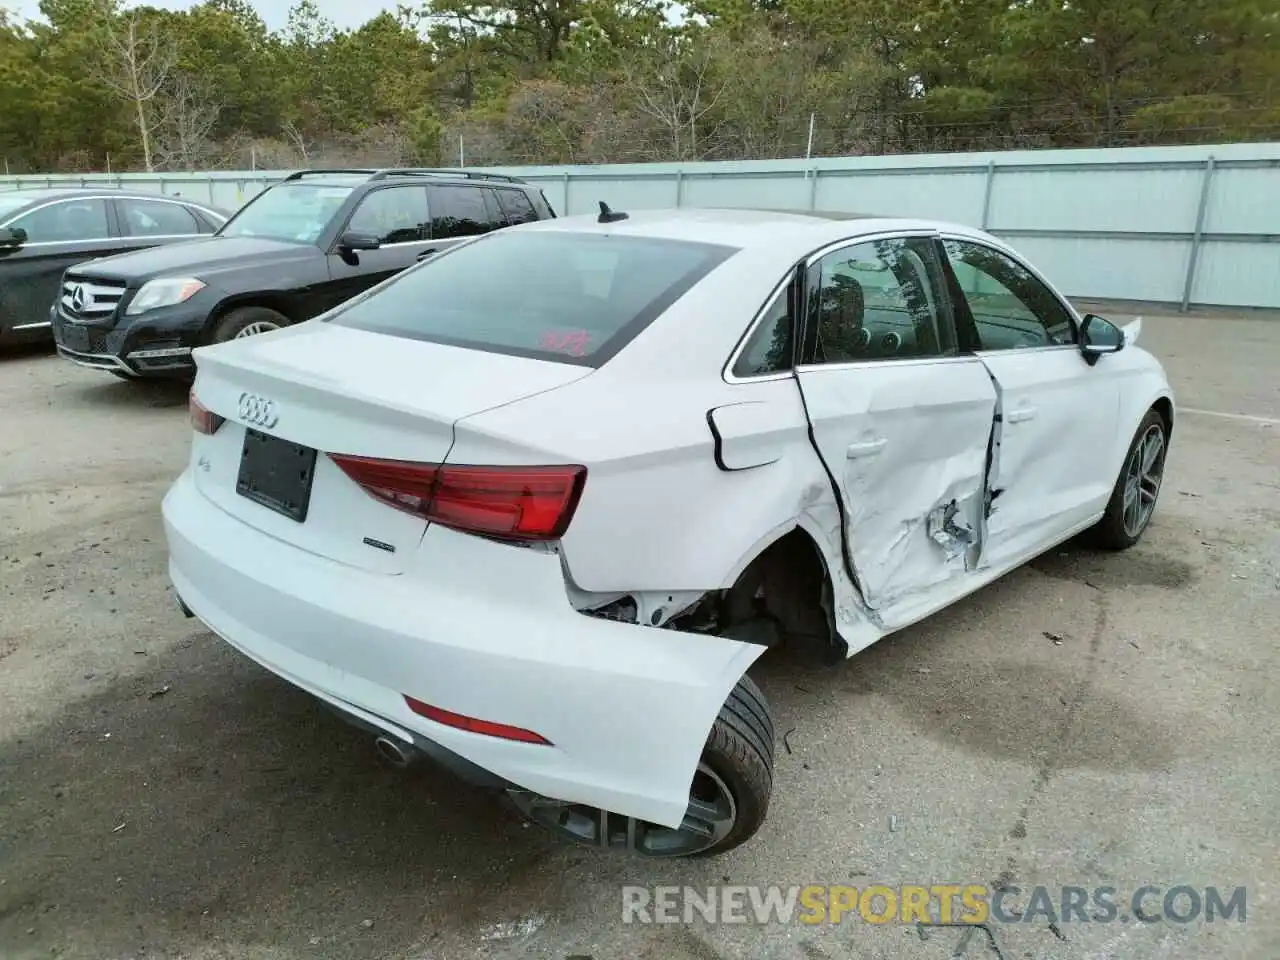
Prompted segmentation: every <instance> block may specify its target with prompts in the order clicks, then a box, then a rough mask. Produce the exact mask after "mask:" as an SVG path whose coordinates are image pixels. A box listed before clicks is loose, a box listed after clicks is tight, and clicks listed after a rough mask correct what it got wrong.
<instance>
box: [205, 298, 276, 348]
mask: <svg viewBox="0 0 1280 960" xmlns="http://www.w3.org/2000/svg"><path fill="white" fill-rule="evenodd" d="M287 326H289V318H288V317H286V316H285V315H284V314H282V313H277V312H276V311H275V310H272V309H271V308H270V307H257V306H253V307H236V308H235V309H234V310H230V311H228V312H227V314H226V315H225V316H224V317H222V318H221V319H220V320H219V321H218V323H217V325H216V326H215V327H214V328H213V335H212V336H211V337H210V338H209V340H210V342H211V343H225V342H226V341H228V340H235V339H236V338H238V337H250V336H254V335H255V334H258V333H267V332H268V331H271V330H279V329H280V328H281V327H287Z"/></svg>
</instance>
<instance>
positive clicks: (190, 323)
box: [52, 169, 555, 378]
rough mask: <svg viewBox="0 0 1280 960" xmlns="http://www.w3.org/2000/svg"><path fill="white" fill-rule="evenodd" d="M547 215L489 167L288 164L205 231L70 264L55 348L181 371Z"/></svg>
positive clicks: (158, 372) (70, 354)
mask: <svg viewBox="0 0 1280 960" xmlns="http://www.w3.org/2000/svg"><path fill="white" fill-rule="evenodd" d="M554 216H555V213H554V211H552V209H551V206H550V204H548V203H547V200H546V197H544V196H543V194H542V191H541V190H539V189H538V188H537V187H534V186H531V185H530V184H528V183H525V182H524V181H522V180H519V179H517V178H515V177H508V176H502V175H499V174H486V173H479V172H473V171H466V170H426V169H397V170H301V171H298V172H296V173H292V174H290V175H289V176H288V177H286V178H285V179H284V180H282V181H281V182H279V183H277V184H274V185H273V186H271V187H269V188H268V189H266V190H264V191H263V192H262V193H260V194H258V196H256V197H255V198H254V199H253V200H251V201H249V203H247V204H246V205H245V206H244V207H243V208H242V209H241V210H240V211H239V212H238V213H236V214H235V216H233V217H232V218H231V219H230V220H229V221H227V223H226V224H225V225H224V226H223V227H222V229H220V230H219V231H218V232H217V234H216V235H214V236H213V237H210V238H208V239H203V240H194V241H191V242H189V243H180V244H174V245H172V246H168V247H164V248H161V249H156V250H148V251H143V252H140V253H134V254H126V255H124V256H116V257H107V258H105V259H102V260H95V261H93V262H91V263H84V264H80V265H78V266H76V267H73V268H72V269H69V270H68V271H67V273H66V276H65V277H64V278H63V292H62V296H61V297H60V298H59V300H58V303H57V305H56V310H54V311H53V317H52V319H53V321H54V335H55V337H56V339H57V342H58V352H59V353H61V354H62V356H64V357H66V358H67V359H68V360H71V361H74V362H76V363H79V364H82V365H84V366H90V367H97V368H100V369H103V370H108V371H110V372H112V373H114V374H116V375H117V376H120V377H125V378H133V377H144V376H146V377H153V376H175V375H176V376H190V375H191V373H192V372H193V371H194V363H193V361H192V359H191V351H192V349H193V348H195V347H198V346H202V345H204V344H209V343H220V342H222V341H224V340H230V339H232V338H233V337H245V336H251V335H253V334H257V333H264V332H266V331H268V330H274V329H277V328H279V327H283V326H287V325H289V324H293V323H300V322H302V321H304V320H309V319H310V318H312V317H314V316H316V315H318V314H321V313H323V312H325V311H326V310H329V309H330V308H332V307H336V306H337V305H338V304H340V303H342V302H343V301H345V300H348V299H350V298H351V297H353V296H355V295H356V294H357V293H360V292H361V291H363V290H367V289H368V288H370V287H372V286H374V285H375V284H377V283H379V282H380V281H382V280H385V279H387V278H388V277H390V276H392V275H393V274H396V273H398V272H400V271H401V270H404V269H405V268H407V267H410V266H412V265H413V264H415V263H417V262H418V261H420V260H423V259H425V258H427V257H429V256H431V255H432V254H434V253H436V252H438V251H440V250H442V249H444V248H445V247H447V246H449V245H450V244H453V243H456V242H458V241H459V240H460V239H462V238H464V237H469V236H474V235H475V234H481V233H487V232H489V231H490V230H495V229H498V228H501V227H505V226H510V225H512V224H517V223H525V222H528V221H532V220H540V219H545V218H548V217H554Z"/></svg>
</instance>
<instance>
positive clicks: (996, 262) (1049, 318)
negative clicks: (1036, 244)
mask: <svg viewBox="0 0 1280 960" xmlns="http://www.w3.org/2000/svg"><path fill="white" fill-rule="evenodd" d="M943 246H944V247H945V248H946V251H947V260H948V262H949V263H950V264H951V270H952V272H953V273H954V274H955V277H956V282H957V283H958V284H959V287H960V291H961V293H962V294H963V295H964V299H965V301H966V303H967V304H968V306H969V312H970V314H972V316H973V322H974V326H975V327H976V328H977V334H978V343H979V347H980V349H982V350H1016V349H1019V348H1025V347H1052V346H1058V345H1062V344H1071V343H1075V342H1076V332H1075V324H1073V323H1072V320H1071V314H1070V312H1069V311H1068V310H1067V308H1066V307H1065V306H1064V305H1063V303H1062V301H1061V300H1059V299H1058V298H1057V296H1055V295H1054V293H1053V291H1051V290H1050V289H1049V288H1048V287H1046V286H1045V285H1044V284H1043V283H1042V282H1041V281H1040V280H1038V279H1037V278H1036V276H1035V274H1033V273H1032V272H1031V271H1030V270H1028V269H1027V268H1026V267H1024V266H1023V265H1022V264H1020V263H1018V262H1017V261H1016V260H1014V259H1013V258H1012V257H1010V256H1008V255H1007V254H1004V253H1001V252H1000V251H998V250H994V249H992V248H991V247H987V246H983V245H982V244H980V243H972V242H970V241H966V240H947V241H944V243H943Z"/></svg>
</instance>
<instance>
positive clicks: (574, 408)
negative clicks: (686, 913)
mask: <svg viewBox="0 0 1280 960" xmlns="http://www.w3.org/2000/svg"><path fill="white" fill-rule="evenodd" d="M1137 333H1138V327H1137V324H1136V323H1135V324H1132V325H1130V326H1129V327H1126V328H1125V329H1123V330H1121V329H1119V328H1117V327H1116V326H1114V325H1113V324H1111V323H1109V322H1108V321H1106V320H1104V319H1102V318H1100V317H1097V316H1092V315H1087V316H1081V315H1080V314H1079V313H1077V312H1076V310H1075V309H1073V308H1072V306H1071V304H1069V303H1068V302H1067V300H1066V299H1065V298H1064V297H1063V296H1062V295H1061V294H1060V293H1059V292H1057V291H1056V290H1055V289H1054V287H1053V286H1052V285H1051V284H1050V283H1049V282H1048V281H1047V280H1046V279H1045V278H1043V277H1042V276H1041V275H1040V274H1039V273H1038V272H1037V271H1036V270H1035V269H1034V268H1033V267H1032V266H1030V265H1029V264H1028V263H1027V262H1026V261H1025V260H1024V259H1022V258H1021V257H1020V256H1018V254H1016V253H1015V252H1014V251H1013V250H1011V249H1010V248H1009V247H1008V246H1007V245H1005V244H1004V243H1002V242H1001V241H1000V240H998V239H996V238H995V237H992V236H990V235H988V234H986V233H983V232H980V231H977V230H973V229H970V228H968V227H962V226H955V225H950V224H943V223H935V222H930V221H922V220H906V219H888V218H878V217H857V216H847V215H846V216H836V215H832V216H822V215H808V214H794V213H780V212H768V211H742V210H739V211H728V210H697V211H695V210H674V211H655V212H646V213H643V214H635V215H632V216H627V215H626V214H624V213H618V212H614V211H610V210H609V209H608V208H607V207H606V206H605V205H603V204H602V205H601V214H600V216H599V217H594V216H592V217H569V218H562V219H558V220H548V221H544V222H540V223H533V224H528V225H524V226H519V227H514V228H511V229H508V230H503V231H499V232H495V233H492V234H489V235H487V236H483V237H478V238H476V239H474V240H472V241H469V242H466V243H464V244H460V245H458V246H455V247H453V248H450V249H449V250H447V251H446V252H443V253H441V254H439V255H437V256H435V257H433V258H431V259H429V260H427V261H425V262H423V263H422V264H420V265H418V266H415V267H414V268H412V269H410V270H407V271H405V272H404V273H401V274H399V275H398V276H396V277H394V278H392V279H390V280H388V281H385V282H384V283H382V284H381V285H379V286H377V287H375V288H373V289H372V290H370V291H368V292H366V293H364V294H362V295H360V296H358V297H356V298H355V299H353V300H351V301H349V302H347V303H346V304H344V305H342V306H340V307H338V308H337V309H335V310H332V311H331V312H329V313H327V314H325V315H323V316H321V317H319V318H317V319H316V320H312V321H309V322H306V323H302V324H299V325H296V326H293V327H289V328H286V329H283V330H280V331H277V332H273V333H269V334H264V335H262V336H258V337H251V338H247V339H243V340H236V341H232V342H229V343H225V344H221V345H218V346H215V347H207V348H203V349H200V350H197V351H196V354H195V356H196V359H197V361H198V367H199V372H198V376H197V378H196V380H195V384H194V386H193V388H192V393H191V403H190V406H191V419H192V423H193V425H194V428H195V432H194V436H193V442H192V450H191V459H190V465H189V466H188V467H187V469H186V470H185V472H184V473H183V474H182V475H181V477H180V478H179V479H178V480H177V482H176V483H175V484H174V486H173V488H172V489H171V490H170V491H169V492H168V494H167V496H166V497H165V501H164V519H165V526H166V531H167V535H168V542H169V551H170V566H169V569H170V574H171V577H172V580H173V583H174V586H175V588H176V591H177V594H178V596H179V598H180V602H181V605H182V608H183V610H184V612H185V613H187V615H189V616H190V615H194V616H195V617H198V618H199V619H200V620H201V621H203V622H204V623H205V624H207V625H208V626H209V628H210V629H211V630H213V631H214V632H215V633H217V634H218V635H219V636H221V637H222V638H223V639H224V640H226V642H228V643H230V644H231V645H232V646H234V647H235V648H237V649H238V650H240V651H241V652H243V653H244V654H245V655H247V656H249V657H251V658H252V659H254V660H256V661H257V662H258V663H260V664H261V665H262V666H264V667H266V668H267V669H268V670H270V671H272V672H274V673H276V674H278V675H279V676H281V677H283V678H284V679H285V680H287V681H288V682H290V683H292V684H294V685H296V686H298V687H300V688H301V689H303V690H306V691H308V692H309V693H311V694H313V695H315V696H316V697H317V698H319V699H320V700H322V701H324V702H325V703H326V704H328V705H329V706H330V707H332V708H335V709H336V710H338V711H339V712H340V713H342V714H343V715H344V716H346V717H347V718H348V719H350V720H352V721H353V722H354V723H355V724H357V725H358V726H361V727H363V728H365V729H366V730H368V731H370V732H371V733H372V736H373V738H374V742H375V743H376V747H377V749H378V750H379V751H380V752H381V753H382V754H383V755H384V756H385V757H386V758H387V759H388V760H390V761H391V762H393V763H396V764H406V763H409V762H412V761H415V760H417V759H420V758H423V757H426V758H431V759H433V760H434V761H436V762H438V763H441V764H443V765H444V766H446V767H449V768H451V769H453V770H454V771H456V772H458V773H460V774H462V775H463V776H464V777H467V778H469V779H470V780H472V781H474V782H477V783H483V784H487V785H490V786H493V787H495V788H498V789H500V790H503V791H506V793H507V794H508V795H509V796H510V797H511V798H512V799H513V800H514V801H515V804H516V806H517V807H518V808H519V809H520V810H521V811H522V812H523V813H524V815H526V816H527V817H529V818H531V819H532V820H534V821H537V822H539V823H541V824H543V825H545V826H547V827H550V828H552V829H554V830H556V831H558V832H560V833H561V834H563V835H565V836H567V837H569V838H572V839H575V840H578V841H581V842H585V843H591V844H594V845H596V846H600V847H607V848H618V849H625V850H631V851H635V852H638V853H641V854H647V855H653V856H681V855H693V854H709V853H716V852H721V851H724V850H727V849H729V848H731V847H734V846H735V845H737V844H740V843H742V842H743V841H744V840H746V839H747V838H749V837H750V836H752V835H753V834H754V833H755V832H756V831H757V830H758V829H759V828H760V826H761V824H762V822H763V821H764V819H765V813H766V810H767V807H768V803H769V794H770V788H771V781H772V769H773V757H774V721H773V718H772V716H771V715H770V710H769V706H768V704H767V703H766V701H765V698H764V696H763V695H762V694H761V692H760V690H759V689H758V688H757V687H756V686H755V684H754V683H753V682H752V681H751V679H750V678H749V677H748V676H747V671H748V670H749V668H751V666H752V664H753V663H754V662H755V661H756V659H757V658H758V657H760V655H761V654H762V653H764V651H765V650H766V649H767V648H769V647H771V646H774V645H778V644H804V645H808V646H810V647H812V648H813V649H814V650H815V651H816V652H818V653H819V654H821V655H823V656H825V657H827V658H828V659H830V660H831V661H833V662H837V661H839V660H841V659H843V658H845V657H849V656H852V655H854V654H856V653H858V652H859V651H861V650H863V649H864V648H866V647H867V646H868V645H869V644H871V643H874V642H875V641H876V640H879V639H880V638H881V637H884V636H885V635H886V634H889V633H892V632H894V631H896V630H901V629H902V628H904V627H906V626H908V625H909V624H912V623H915V622H916V621H918V620H920V619H921V618H922V617H926V616H928V615H929V614H931V613H934V612H936V611H938V610H940V609H942V608H944V607H946V606H947V605H949V604H952V603H954V602H956V601H957V600H959V599H960V598H961V597H963V596H965V595H966V594H969V593H971V592H973V591H974V590H977V589H978V588H980V587H982V586H983V585H984V584H987V583H990V582H991V581H992V580H994V579H995V578H997V577H999V576H1001V575H1003V574H1005V573H1007V572H1008V571H1010V570H1012V569H1013V568H1015V567H1017V566H1018V565H1020V564H1023V563H1025V562H1027V561H1028V560H1030V559H1032V558H1033V557H1035V556H1036V555H1037V554H1040V553H1042V552H1044V551H1046V550H1048V549H1050V548H1051V547H1053V546H1054V545H1055V544H1058V543H1060V542H1062V541H1064V540H1066V539H1068V538H1070V537H1073V536H1074V535H1076V534H1080V533H1082V532H1086V531H1088V532H1089V533H1090V535H1091V536H1092V537H1093V538H1094V539H1095V540H1096V542H1097V543H1098V544H1100V545H1101V546H1103V547H1107V548H1112V549H1123V548H1126V547H1129V546H1132V545H1133V544H1134V543H1136V542H1137V541H1138V539H1139V538H1140V537H1141V536H1142V534H1143V531H1144V529H1145V528H1146V526H1147V524H1148V523H1149V521H1150V519H1151V515H1152V512H1153V510H1154V508H1155V504H1156V498H1157V495H1158V494H1159V491H1160V482H1161V476H1162V473H1163V469H1164V463H1165V453H1166V451H1167V449H1168V445H1169V439H1170V436H1171V433H1172V429H1173V422H1174V406H1173V397H1172V392H1171V390H1170V388H1169V384H1168V382H1167V380H1166V378H1165V374H1164V372H1163V370H1162V368H1161V366H1160V364H1159V363H1158V362H1157V361H1156V360H1155V359H1154V358H1153V357H1152V356H1150V355H1149V354H1148V353H1146V352H1145V351H1143V350H1142V349H1140V348H1138V347H1136V346H1135V345H1134V341H1135V340H1136V338H1137Z"/></svg>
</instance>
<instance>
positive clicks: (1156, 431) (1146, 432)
mask: <svg viewBox="0 0 1280 960" xmlns="http://www.w3.org/2000/svg"><path fill="white" fill-rule="evenodd" d="M1168 451H1169V428H1168V425H1167V424H1166V423H1165V422H1164V417H1162V416H1160V413H1159V412H1158V411H1156V410H1148V411H1147V415H1146V416H1145V417H1143V418H1142V423H1140V424H1139V425H1138V430H1137V432H1136V433H1135V434H1134V435H1133V440H1132V441H1131V442H1130V444H1129V450H1128V452H1127V453H1126V454H1125V456H1124V463H1123V465H1121V467H1120V475H1119V476H1118V477H1116V485H1115V487H1114V488H1113V489H1112V491H1111V499H1110V501H1108V503H1107V512H1106V513H1104V514H1103V515H1102V519H1101V520H1100V521H1098V524H1097V525H1096V526H1095V527H1094V528H1093V529H1092V530H1091V531H1090V539H1091V540H1092V541H1093V542H1094V544H1095V545H1096V546H1098V547H1101V548H1102V549H1104V550H1128V549H1129V548H1130V547H1132V546H1133V545H1134V544H1136V543H1137V542H1138V541H1139V540H1141V539H1142V535H1143V534H1144V533H1145V532H1146V530H1147V527H1148V526H1149V525H1150V524H1151V517H1152V516H1153V515H1154V514H1155V509H1156V501H1157V500H1158V498H1159V496H1160V488H1161V486H1162V481H1163V480H1164V461H1165V456H1166V455H1167V454H1168Z"/></svg>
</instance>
